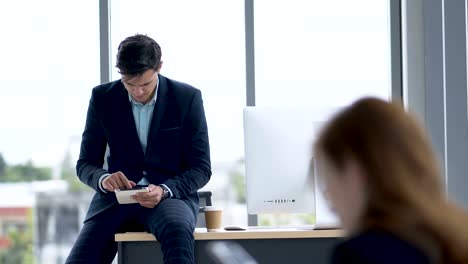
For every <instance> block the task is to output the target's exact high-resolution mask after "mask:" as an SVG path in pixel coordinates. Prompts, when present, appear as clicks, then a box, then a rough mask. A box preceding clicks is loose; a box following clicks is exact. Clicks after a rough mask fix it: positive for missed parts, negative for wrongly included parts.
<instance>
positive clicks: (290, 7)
mask: <svg viewBox="0 0 468 264" xmlns="http://www.w3.org/2000/svg"><path fill="white" fill-rule="evenodd" d="M254 10H255V60H256V61H255V63H256V65H255V66H256V68H255V71H256V100H257V105H258V106H316V107H337V106H342V105H346V104H348V103H350V102H352V101H353V100H355V99H357V98H359V97H362V96H365V95H373V96H377V97H381V98H385V99H388V98H389V97H390V82H389V72H390V70H389V69H390V68H389V54H390V48H389V45H390V40H389V36H390V35H389V30H388V23H387V20H388V1H387V0H357V1H348V0H333V1H323V0H310V1H302V0H291V1H282V0H272V1H255V9H254Z"/></svg>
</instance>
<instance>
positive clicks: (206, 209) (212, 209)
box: [204, 206, 223, 211]
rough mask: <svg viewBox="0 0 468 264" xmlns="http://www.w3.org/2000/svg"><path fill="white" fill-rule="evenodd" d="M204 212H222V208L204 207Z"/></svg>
mask: <svg viewBox="0 0 468 264" xmlns="http://www.w3.org/2000/svg"><path fill="white" fill-rule="evenodd" d="M204 210H205V211H223V209H222V208H220V207H216V206H205V207H204Z"/></svg>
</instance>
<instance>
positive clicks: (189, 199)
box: [66, 35, 211, 264]
mask: <svg viewBox="0 0 468 264" xmlns="http://www.w3.org/2000/svg"><path fill="white" fill-rule="evenodd" d="M161 66H162V61H161V49H160V47H159V45H158V44H157V43H156V41H154V40H153V39H151V38H150V37H148V36H144V35H135V36H131V37H128V38H126V39H125V40H124V41H122V43H121V44H120V45H119V49H118V54H117V65H116V67H117V68H118V69H119V72H120V74H121V75H122V78H121V79H120V80H118V81H114V82H111V83H106V84H102V85H99V86H97V87H96V88H94V89H93V92H92V96H91V100H90V103H89V108H88V115H87V119H86V127H85V130H84V132H83V138H82V142H81V152H80V157H79V160H78V163H77V166H76V168H77V174H78V177H79V178H80V180H81V181H82V182H84V183H86V184H87V185H89V186H90V187H91V188H93V189H94V190H96V194H95V195H94V197H93V199H92V201H91V204H90V206H89V210H88V213H87V216H86V219H85V222H84V226H83V229H82V230H81V232H80V235H79V237H78V239H77V241H76V242H75V245H74V246H73V249H72V251H71V253H70V255H69V257H68V259H67V262H66V263H87V264H89V263H111V262H112V260H113V259H114V257H115V254H116V251H117V245H116V243H115V242H114V234H115V233H118V232H125V231H136V230H140V229H145V230H147V231H149V232H151V233H152V234H154V235H155V236H156V238H157V239H158V241H160V243H161V248H162V251H163V255H164V263H195V260H194V238H193V231H194V228H195V223H196V218H197V217H196V216H197V214H198V196H197V190H199V189H200V188H202V187H203V186H204V185H205V184H206V183H207V182H208V181H209V179H210V177H211V165H210V153H209V143H208V131H207V125H206V119H205V114H204V109H203V101H202V97H201V93H200V91H199V90H197V89H195V88H193V87H191V86H189V85H187V84H184V83H180V82H177V81H174V80H171V79H169V78H166V77H164V76H162V75H161V74H159V72H160V69H161ZM106 146H108V147H109V156H108V157H107V164H108V169H107V170H106V169H104V168H103V164H104V156H105V153H106ZM136 184H139V185H148V188H149V190H150V191H149V192H148V193H138V194H137V195H136V196H134V199H135V200H136V201H137V202H138V203H135V204H128V205H127V204H126V205H120V204H118V202H117V200H116V197H115V194H114V190H116V189H124V188H132V187H134V186H135V185H136Z"/></svg>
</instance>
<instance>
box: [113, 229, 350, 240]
mask: <svg viewBox="0 0 468 264" xmlns="http://www.w3.org/2000/svg"><path fill="white" fill-rule="evenodd" d="M194 236H195V240H232V239H294V238H327V237H343V236H344V232H343V230H341V229H333V230H268V231H265V230H262V231H259V230H249V231H222V232H206V231H202V232H200V231H196V232H195V233H194ZM115 241H116V242H132V241H133V242H135V241H156V238H155V237H154V236H153V235H152V234H150V233H146V232H128V233H119V234H115Z"/></svg>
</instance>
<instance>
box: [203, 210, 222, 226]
mask: <svg viewBox="0 0 468 264" xmlns="http://www.w3.org/2000/svg"><path fill="white" fill-rule="evenodd" d="M222 219H223V209H221V208H219V207H214V206H205V222H206V229H207V230H208V232H216V231H220V230H221V229H222Z"/></svg>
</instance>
